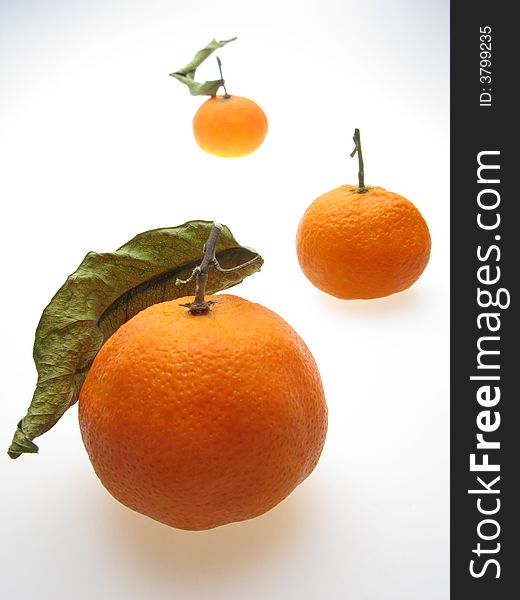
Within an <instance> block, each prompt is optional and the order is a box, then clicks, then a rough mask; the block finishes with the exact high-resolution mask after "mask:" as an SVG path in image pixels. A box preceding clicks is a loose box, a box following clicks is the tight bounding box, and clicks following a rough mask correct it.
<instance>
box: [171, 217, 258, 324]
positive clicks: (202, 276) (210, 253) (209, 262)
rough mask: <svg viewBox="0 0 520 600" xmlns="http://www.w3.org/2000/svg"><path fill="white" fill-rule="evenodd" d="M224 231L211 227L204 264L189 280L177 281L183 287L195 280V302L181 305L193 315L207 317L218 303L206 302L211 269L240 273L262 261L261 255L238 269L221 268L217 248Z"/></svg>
mask: <svg viewBox="0 0 520 600" xmlns="http://www.w3.org/2000/svg"><path fill="white" fill-rule="evenodd" d="M221 230H222V225H220V223H213V226H212V227H211V231H210V232H209V236H208V239H207V241H206V243H205V244H204V256H203V257H202V262H201V263H200V265H199V266H198V267H195V268H194V269H193V271H192V273H191V275H190V276H189V277H188V279H185V280H182V279H177V281H176V284H177V285H181V284H185V283H189V282H190V281H192V280H193V279H194V278H196V280H195V298H194V299H193V302H190V303H188V304H181V306H186V307H187V308H188V312H189V313H190V314H192V315H205V314H207V313H208V312H209V311H210V310H211V306H212V305H213V304H215V302H217V300H206V299H205V294H206V285H207V283H208V274H209V268H210V267H214V268H215V269H216V270H217V271H219V272H220V273H234V272H235V271H240V269H244V268H245V267H248V266H249V265H251V264H253V263H254V262H256V261H257V260H259V259H260V255H259V254H257V255H256V256H254V257H253V258H252V259H251V260H248V261H247V262H245V263H243V264H241V265H238V266H237V267H233V268H231V269H224V268H222V267H221V266H220V263H219V262H218V260H217V257H216V246H217V240H218V236H219V235H220V232H221Z"/></svg>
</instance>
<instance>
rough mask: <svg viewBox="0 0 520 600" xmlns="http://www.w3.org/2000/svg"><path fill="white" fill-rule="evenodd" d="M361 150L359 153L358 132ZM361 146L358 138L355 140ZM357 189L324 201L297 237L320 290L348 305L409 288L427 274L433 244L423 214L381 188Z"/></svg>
mask: <svg viewBox="0 0 520 600" xmlns="http://www.w3.org/2000/svg"><path fill="white" fill-rule="evenodd" d="M356 134H357V141H356V150H355V151H357V149H358V144H359V149H360V140H359V130H356ZM354 140H356V136H355V137H354ZM359 154H360V182H359V185H358V186H354V185H343V186H340V187H338V188H336V189H333V190H331V191H330V192H327V193H325V194H323V195H321V196H319V197H318V198H317V199H316V200H314V202H312V204H311V205H310V206H309V207H308V208H307V210H306V211H305V213H304V215H303V217H302V219H301V221H300V224H299V226H298V231H297V235H296V250H297V254H298V261H299V263H300V266H301V268H302V271H303V273H304V274H305V275H306V277H307V278H308V279H309V280H310V281H311V283H313V284H314V285H315V286H316V287H317V288H319V289H320V290H323V291H324V292H327V293H328V294H331V295H333V296H336V297H337V298H344V299H370V298H380V297H382V296H388V295H390V294H395V293H396V292H400V291H402V290H405V289H406V288H408V287H410V286H411V285H412V284H413V283H414V282H415V281H416V280H417V279H418V278H419V276H420V275H421V273H422V272H423V271H424V269H425V268H426V265H427V264H428V260H429V257H430V248H431V239H430V233H429V231H428V226H427V225H426V222H425V220H424V219H423V217H422V215H421V213H420V212H419V210H418V209H417V208H416V207H415V206H414V205H413V204H412V203H411V202H410V201H409V200H407V199H406V198H403V197H402V196H400V195H399V194H395V193H393V192H389V191H387V190H385V189H383V188H381V187H375V186H374V187H366V186H365V185H364V172H363V164H362V157H361V153H360V152H359Z"/></svg>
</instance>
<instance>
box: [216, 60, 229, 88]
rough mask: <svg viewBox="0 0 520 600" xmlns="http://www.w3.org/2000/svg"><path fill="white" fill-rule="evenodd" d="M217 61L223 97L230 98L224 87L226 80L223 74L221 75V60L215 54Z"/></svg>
mask: <svg viewBox="0 0 520 600" xmlns="http://www.w3.org/2000/svg"><path fill="white" fill-rule="evenodd" d="M216 58H217V63H218V70H219V71H220V79H221V81H222V87H223V88H224V98H231V96H230V94H228V92H227V89H226V82H225V80H224V75H222V61H221V60H220V58H219V57H218V56H217V57H216Z"/></svg>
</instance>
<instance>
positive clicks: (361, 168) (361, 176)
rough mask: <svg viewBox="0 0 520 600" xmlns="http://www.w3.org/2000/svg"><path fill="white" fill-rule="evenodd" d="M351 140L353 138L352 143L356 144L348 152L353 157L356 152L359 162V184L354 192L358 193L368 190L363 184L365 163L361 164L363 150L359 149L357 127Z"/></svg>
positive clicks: (359, 141)
mask: <svg viewBox="0 0 520 600" xmlns="http://www.w3.org/2000/svg"><path fill="white" fill-rule="evenodd" d="M353 140H354V144H356V147H355V148H354V150H352V152H351V153H350V156H352V157H353V156H354V155H355V154H356V152H357V155H358V164H359V169H358V181H359V185H358V188H357V190H356V192H358V193H359V194H363V193H364V192H368V187H367V186H366V185H365V165H364V164H363V151H362V150H361V135H360V133H359V129H355V130H354V137H353Z"/></svg>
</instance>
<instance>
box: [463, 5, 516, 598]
mask: <svg viewBox="0 0 520 600" xmlns="http://www.w3.org/2000/svg"><path fill="white" fill-rule="evenodd" d="M514 6H515V4H514V3H510V2H505V1H502V2H500V1H496V0H495V1H494V2H482V1H481V0H477V1H473V2H463V1H462V0H458V1H454V2H452V4H451V257H452V258H451V298H452V299H451V327H452V329H451V598H453V599H456V600H459V599H464V598H471V600H479V599H481V598H485V599H486V600H502V599H504V600H505V599H506V598H507V599H508V600H509V599H510V598H513V597H517V595H518V594H519V592H518V589H519V587H520V586H519V582H520V565H519V556H520V549H519V548H520V546H519V545H518V543H519V539H520V531H519V518H518V514H519V512H520V495H519V492H518V490H519V489H520V485H519V483H520V473H519V471H520V469H519V464H520V417H519V408H518V407H519V405H520V394H519V392H518V386H517V382H516V378H517V377H518V378H520V353H519V352H518V347H517V345H516V343H515V342H516V340H515V336H519V335H520V328H519V325H518V321H519V320H518V303H519V302H520V296H519V293H518V279H519V277H520V268H519V263H520V250H519V248H520V229H519V220H518V219H516V218H515V214H516V213H517V212H518V209H519V207H520V198H519V197H518V196H519V190H520V184H519V183H518V182H517V181H516V178H517V177H518V178H519V180H520V151H519V147H518V146H519V141H518V130H519V129H520V128H519V118H518V112H519V109H518V100H517V99H516V98H515V92H514V89H516V88H517V87H518V86H517V81H518V75H517V73H518V67H517V62H518V59H519V57H520V52H519V50H518V48H519V46H518V42H517V40H518V37H519V36H518V34H517V33H516V31H515V29H516V23H515V18H514V16H513V7H514ZM513 104H515V107H514V108H513Z"/></svg>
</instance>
